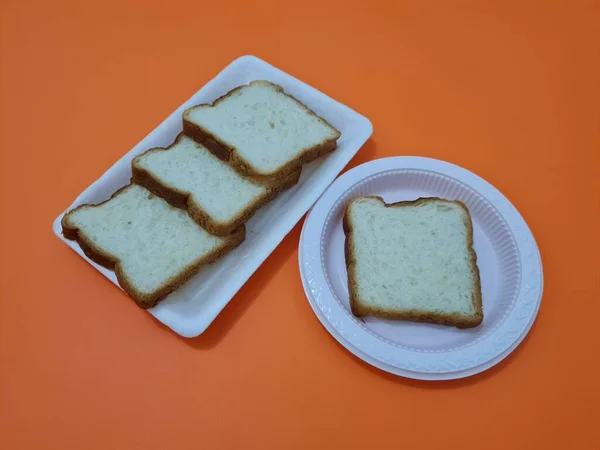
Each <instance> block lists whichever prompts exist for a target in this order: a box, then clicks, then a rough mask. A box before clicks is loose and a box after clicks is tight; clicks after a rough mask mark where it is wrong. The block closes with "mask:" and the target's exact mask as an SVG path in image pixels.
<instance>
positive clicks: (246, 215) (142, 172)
mask: <svg viewBox="0 0 600 450" xmlns="http://www.w3.org/2000/svg"><path fill="white" fill-rule="evenodd" d="M182 136H183V134H179V135H178V136H177V138H176V139H175V141H174V142H173V143H172V144H171V145H169V146H168V147H166V148H162V147H158V148H152V149H150V150H147V151H146V152H144V153H142V154H141V155H139V156H137V157H135V158H134V159H133V162H132V163H131V171H132V180H133V181H134V182H135V183H137V184H139V185H141V186H143V187H145V188H146V189H148V190H149V191H150V192H152V193H153V194H155V195H157V196H159V197H162V198H163V199H165V200H166V201H167V202H169V203H170V204H171V205H172V206H175V207H176V208H180V209H184V210H187V211H188V213H189V215H190V217H191V218H192V219H194V220H195V221H196V222H197V223H198V224H199V225H200V226H201V227H202V228H204V229H205V230H206V231H208V232H209V233H211V234H214V235H216V236H228V235H230V234H231V233H233V232H234V231H235V230H236V229H237V228H239V227H241V226H242V225H243V224H245V223H246V222H247V221H248V220H249V219H250V218H251V217H252V216H253V215H254V213H255V212H256V211H258V210H259V209H260V208H261V207H263V206H264V205H266V204H267V203H269V202H270V201H271V200H273V199H274V198H275V197H277V196H278V195H279V194H280V193H281V192H282V191H284V190H285V189H288V188H290V187H292V186H294V185H295V184H296V183H298V180H299V179H300V175H301V172H302V170H301V169H300V170H296V171H294V172H292V173H291V174H289V175H288V176H287V177H285V178H283V179H281V180H277V181H276V182H273V183H271V184H268V185H265V187H266V189H267V190H266V193H265V194H264V195H263V196H262V197H259V198H258V199H256V201H255V202H254V203H252V204H250V205H249V206H248V208H246V209H245V210H244V211H241V212H240V213H239V214H238V215H237V216H236V217H234V218H233V219H232V220H230V221H229V222H225V223H223V222H218V221H216V220H214V219H213V218H212V217H211V216H210V215H209V214H208V213H207V212H206V211H205V210H204V209H202V207H201V206H200V205H198V204H197V203H195V202H194V199H193V196H192V195H191V194H190V193H189V192H187V191H182V190H179V189H177V188H175V187H174V186H170V185H168V184H166V183H164V182H163V181H162V180H160V179H159V178H158V177H155V176H154V175H153V174H152V173H150V172H148V171H147V170H146V169H144V168H142V167H140V166H139V165H138V164H137V162H138V161H139V160H140V158H142V157H143V156H144V155H146V154H148V153H153V152H164V151H169V149H170V148H171V147H173V146H174V145H177V143H178V142H179V140H180V139H181V138H182ZM200 145H202V144H200ZM246 178H247V177H246ZM247 179H248V181H250V182H253V183H255V184H261V183H256V181H255V180H253V179H251V178H247Z"/></svg>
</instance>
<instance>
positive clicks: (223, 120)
mask: <svg viewBox="0 0 600 450" xmlns="http://www.w3.org/2000/svg"><path fill="white" fill-rule="evenodd" d="M183 130H184V132H185V134H187V135H188V136H190V137H192V138H193V139H195V140H197V141H198V142H201V143H203V144H204V145H205V146H206V147H207V148H208V149H209V150H211V151H212V152H213V153H215V154H216V155H217V156H219V157H220V158H221V159H224V160H227V161H229V162H231V164H232V165H233V166H234V167H235V168H236V170H238V171H239V172H240V173H242V174H244V175H248V176H251V177H254V178H258V179H273V178H282V177H285V176H287V175H289V174H290V173H292V172H293V171H294V170H296V169H299V168H300V167H302V165H303V164H306V163H309V162H311V161H313V160H315V159H317V158H319V157H321V156H323V155H325V154H327V153H329V152H332V151H333V150H335V148H336V145H337V142H336V141H337V139H338V138H339V137H340V136H341V134H340V132H339V131H338V130H336V129H335V128H334V127H333V126H332V125H330V124H329V123H328V122H327V121H325V119H322V118H321V117H319V116H317V115H316V114H315V113H314V112H313V111H311V110H310V109H308V107H307V106H306V105H304V104H303V103H301V102H299V101H298V100H296V99H295V98H294V97H292V96H290V95H288V94H286V93H285V92H284V91H283V88H281V87H280V86H278V85H276V84H273V83H270V82H268V81H253V82H251V83H250V84H249V85H245V86H239V87H237V88H235V89H233V90H232V91H230V92H228V93H227V94H225V95H224V96H223V97H221V98H219V99H217V100H216V101H215V102H214V103H213V104H212V105H199V106H194V107H192V108H190V109H188V110H186V111H185V112H184V113H183Z"/></svg>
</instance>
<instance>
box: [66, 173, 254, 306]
mask: <svg viewBox="0 0 600 450" xmlns="http://www.w3.org/2000/svg"><path fill="white" fill-rule="evenodd" d="M62 228H63V234H64V236H65V237H66V238H68V239H75V240H77V241H78V243H79V245H80V246H81V248H82V249H83V251H84V252H85V254H86V255H87V256H88V257H89V258H90V259H92V260H93V261H95V262H97V263H98V264H101V265H103V266H105V267H107V268H109V269H113V270H114V271H115V274H116V276H117V279H118V281H119V284H120V286H121V287H122V288H123V290H124V291H125V292H127V293H128V294H129V295H130V296H131V297H132V298H133V299H134V300H135V302H136V303H137V304H138V305H139V306H140V307H142V308H150V307H152V306H154V305H156V304H157V303H158V302H159V301H160V300H162V299H163V298H164V297H166V296H167V295H168V294H169V293H171V292H172V291H174V290H175V289H177V288H178V287H179V286H180V285H181V284H182V283H184V282H185V281H186V280H187V279H189V278H190V277H192V276H193V275H194V274H196V273H197V272H198V270H200V267H201V266H202V265H204V264H206V263H209V262H212V261H215V260H216V259H217V258H219V257H220V256H222V255H224V254H225V253H227V252H228V251H230V250H231V249H233V248H235V247H237V246H238V245H239V244H240V243H241V242H242V241H243V240H244V236H245V228H244V227H241V228H239V229H238V230H237V231H236V232H235V233H234V234H232V235H230V236H227V237H218V236H214V235H212V234H210V233H208V232H207V231H206V230H204V229H203V228H202V227H200V226H199V225H198V224H197V223H196V222H195V221H194V220H192V219H191V218H190V216H189V215H188V214H187V212H185V211H183V210H181V209H178V208H175V207H173V206H171V205H169V204H168V203H167V202H166V201H164V200H163V199H161V198H159V197H157V196H155V195H154V194H152V193H151V192H150V191H148V190H146V189H145V188H143V187H141V186H138V185H137V184H130V185H128V186H125V187H124V188H122V189H120V190H118V191H117V192H115V193H114V194H113V196H112V197H111V198H110V199H109V200H107V201H105V202H103V203H100V204H97V205H82V206H79V207H78V208H75V209H73V210H72V211H70V212H68V213H67V214H65V215H64V217H63V219H62Z"/></svg>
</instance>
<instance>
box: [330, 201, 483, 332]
mask: <svg viewBox="0 0 600 450" xmlns="http://www.w3.org/2000/svg"><path fill="white" fill-rule="evenodd" d="M358 198H374V199H377V200H379V201H380V202H381V203H382V204H383V205H384V206H385V207H386V208H389V207H401V206H417V205H419V204H420V203H426V202H429V201H440V200H441V201H444V202H449V203H455V204H457V205H458V206H460V207H461V208H462V209H463V210H464V211H465V212H466V213H467V214H466V216H467V220H466V222H465V225H466V227H467V247H468V249H469V253H470V255H471V272H472V274H473V276H474V279H475V294H474V296H473V297H472V298H471V301H472V303H473V307H474V308H475V314H474V315H473V316H470V317H468V316H462V315H460V314H435V313H424V312H422V311H416V310H413V311H402V312H396V311H393V312H392V311H384V310H381V309H379V308H371V307H369V306H365V305H364V304H362V303H361V302H360V299H359V297H358V289H357V286H356V281H355V274H354V268H355V265H356V263H355V258H354V252H353V241H352V228H353V227H352V221H351V220H350V215H349V209H350V206H351V205H352V203H353V202H354V201H356V200H358ZM358 198H356V199H354V200H352V201H350V202H348V204H347V205H346V207H345V209H344V218H343V221H342V223H343V228H344V234H345V237H346V239H345V243H344V256H345V261H346V269H347V270H348V290H349V292H350V309H351V310H352V314H353V315H354V316H356V317H364V316H375V317H381V318H384V319H392V320H407V321H411V322H426V323H435V324H439V325H449V326H454V327H456V328H473V327H476V326H478V325H479V324H481V322H482V321H483V305H482V298H481V279H480V276H479V268H478V267H477V254H476V253H475V250H474V249H473V222H472V220H471V214H470V213H469V209H468V208H467V206H466V205H465V204H464V203H463V202H461V201H460V200H447V199H444V198H439V197H422V198H419V199H417V200H414V201H400V202H396V203H389V204H388V203H386V202H385V201H384V200H383V198H381V197H378V196H368V197H358Z"/></svg>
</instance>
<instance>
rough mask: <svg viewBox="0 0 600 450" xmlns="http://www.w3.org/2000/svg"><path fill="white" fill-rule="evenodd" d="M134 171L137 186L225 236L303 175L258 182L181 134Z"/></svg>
mask: <svg viewBox="0 0 600 450" xmlns="http://www.w3.org/2000/svg"><path fill="white" fill-rule="evenodd" d="M132 172H133V180H134V181H135V182H136V183H138V184H140V185H142V186H144V187H145V188H146V189H148V190H150V191H151V192H153V193H154V194H156V195H158V196H160V197H162V198H164V199H165V200H167V201H168V202H169V203H170V204H172V205H173V206H176V207H178V208H183V209H187V211H188V212H189V214H190V216H191V217H192V218H193V219H194V220H195V221H196V222H198V223H199V224H200V225H201V226H202V227H203V228H205V229H206V230H207V231H209V232H210V233H212V234H216V235H218V236H227V235H229V234H231V233H232V232H233V231H234V230H235V229H236V228H239V227H240V226H241V225H243V224H244V223H245V222H246V221H247V220H248V219H249V218H250V217H252V215H253V214H254V213H255V212H256V211H257V210H258V209H259V208H260V207H261V206H263V205H265V204H266V203H268V202H269V201H270V200H272V199H273V198H275V197H276V196H277V195H278V194H279V193H280V192H281V191H282V190H284V189H286V188H288V187H290V186H293V185H294V184H296V183H297V182H298V179H299V178H300V173H301V170H296V171H295V172H292V173H291V174H290V175H288V176H287V177H286V178H283V179H281V180H279V181H278V182H277V183H271V184H263V183H259V182H256V181H253V180H252V179H250V178H246V177H244V176H243V175H240V174H239V173H238V172H236V171H235V170H234V169H233V168H232V167H231V166H230V165H229V164H228V163H226V162H224V161H222V160H220V159H219V158H217V157H216V156H215V155H213V154H212V153H211V152H210V151H209V150H207V149H206V147H204V146H203V145H202V144H199V143H197V142H196V141H194V140H193V139H191V138H189V137H187V136H185V135H183V134H180V135H179V136H178V137H177V139H176V140H175V142H174V143H173V144H171V146H169V147H168V148H166V149H165V148H155V149H151V150H148V151H147V152H145V153H143V154H142V155H140V156H138V157H136V158H135V159H134V160H133V163H132Z"/></svg>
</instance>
